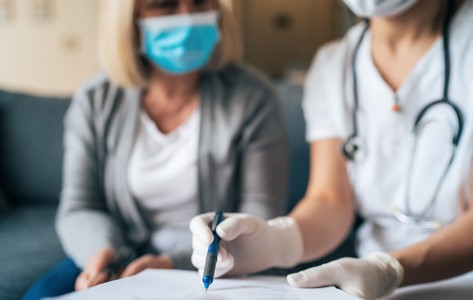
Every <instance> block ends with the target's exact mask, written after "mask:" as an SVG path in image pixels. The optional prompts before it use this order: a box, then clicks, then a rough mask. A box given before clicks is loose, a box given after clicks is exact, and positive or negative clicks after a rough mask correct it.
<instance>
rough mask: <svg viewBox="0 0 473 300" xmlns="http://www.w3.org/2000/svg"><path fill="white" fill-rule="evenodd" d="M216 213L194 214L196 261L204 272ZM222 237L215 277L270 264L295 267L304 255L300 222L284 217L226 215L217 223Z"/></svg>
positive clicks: (257, 269) (193, 244)
mask: <svg viewBox="0 0 473 300" xmlns="http://www.w3.org/2000/svg"><path fill="white" fill-rule="evenodd" d="M213 216H214V213H207V214H203V215H199V216H197V217H194V218H193V219H192V221H191V223H190V229H191V231H192V234H193V235H192V246H193V250H194V251H193V253H192V263H193V265H194V266H195V267H196V268H198V269H199V272H200V273H202V272H203V269H204V266H205V258H206V255H207V249H208V246H209V245H210V244H211V243H212V241H213V235H212V231H211V230H210V227H209V224H210V223H211V222H212V218H213ZM217 234H218V235H219V236H220V238H221V242H220V251H219V255H218V259H217V266H216V268H215V277H220V276H222V275H224V274H226V273H229V274H232V275H241V274H248V273H254V272H258V271H261V270H264V269H267V268H269V267H291V266H294V265H295V264H297V263H298V262H299V260H300V259H301V258H302V253H303V245H302V236H301V233H300V231H299V227H298V225H297V223H296V221H295V220H294V219H293V218H290V217H280V218H276V219H273V220H270V221H266V220H264V219H261V218H258V217H254V216H251V215H248V214H225V219H224V220H223V221H222V222H221V223H220V224H219V225H218V226H217Z"/></svg>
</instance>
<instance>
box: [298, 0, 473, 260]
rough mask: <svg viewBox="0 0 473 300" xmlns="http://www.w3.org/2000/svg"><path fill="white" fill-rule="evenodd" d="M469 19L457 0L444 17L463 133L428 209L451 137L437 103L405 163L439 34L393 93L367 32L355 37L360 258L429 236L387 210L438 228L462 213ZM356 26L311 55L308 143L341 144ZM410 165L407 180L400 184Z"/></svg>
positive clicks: (471, 101) (353, 171) (433, 71)
mask: <svg viewBox="0 0 473 300" xmlns="http://www.w3.org/2000/svg"><path fill="white" fill-rule="evenodd" d="M472 19H473V1H472V0H466V1H465V2H464V4H463V6H462V7H461V10H459V11H458V12H457V14H456V15H455V17H454V19H453V21H452V24H451V34H450V51H451V61H452V62H451V80H450V92H449V96H450V99H451V100H452V102H454V103H455V104H456V105H457V106H458V107H459V108H460V110H461V111H462V113H463V118H464V128H463V135H462V139H461V141H460V143H459V145H458V147H457V149H456V152H455V157H454V160H453V162H452V165H451V166H450V168H449V170H448V173H447V174H446V177H445V179H444V180H443V181H442V184H441V185H440V189H439V191H438V193H437V197H435V201H434V203H433V204H431V202H430V200H431V199H432V195H434V194H435V186H437V185H438V184H437V183H438V182H439V181H440V177H441V174H442V173H443V170H444V169H445V168H446V166H447V160H448V153H449V150H450V149H451V145H452V143H451V140H452V135H453V134H454V132H456V131H457V128H456V127H458V126H457V121H456V118H455V115H454V113H453V112H452V111H451V110H450V109H447V108H446V107H444V106H443V105H442V106H437V107H436V108H435V109H433V110H432V111H430V112H429V113H428V115H427V116H426V117H425V118H423V124H427V123H429V124H428V125H426V126H425V127H423V128H424V129H423V130H422V134H420V135H418V138H417V145H418V146H417V151H416V152H415V153H416V158H415V159H414V160H413V161H414V163H413V164H409V161H410V159H411V157H412V153H413V151H412V149H413V141H414V138H413V136H414V135H413V133H412V132H413V127H414V122H415V118H416V116H417V114H418V113H419V111H420V110H421V109H422V108H423V107H425V106H426V105H427V104H429V103H431V102H433V101H435V100H439V99H441V98H442V95H443V86H444V60H443V48H442V41H443V39H442V38H439V39H438V40H437V41H436V43H435V44H434V45H433V46H432V48H431V49H430V50H429V51H428V52H427V53H426V54H425V55H424V56H423V58H422V59H421V60H420V61H418V63H417V64H416V66H415V68H414V70H413V71H412V72H411V74H410V75H409V76H408V77H407V78H406V79H405V81H404V83H403V84H402V86H401V87H400V88H399V89H398V91H396V93H394V92H393V91H392V89H391V88H390V87H389V86H388V85H387V84H386V83H385V81H384V80H383V79H382V77H381V75H380V74H379V72H378V70H377V69H376V67H375V65H374V63H373V61H372V57H371V53H370V45H371V33H370V32H369V31H368V32H367V35H366V36H365V38H364V40H363V43H362V45H361V47H360V50H359V53H358V60H357V75H358V90H359V109H358V113H357V116H358V136H359V138H360V141H361V149H360V150H359V153H358V155H357V159H356V161H355V162H354V163H349V166H348V168H349V174H350V181H351V184H352V186H353V190H354V193H355V197H356V203H357V208H358V211H359V212H360V214H361V215H362V216H363V217H364V218H365V219H366V220H367V222H365V223H364V225H363V226H362V228H361V229H360V231H359V233H358V247H357V248H358V249H357V250H358V254H359V255H360V256H363V255H366V254H368V253H370V252H373V251H390V250H394V249H398V248H402V247H406V246H408V245H411V244H413V243H416V242H419V241H421V240H423V239H425V238H426V237H428V236H429V235H431V234H432V233H433V232H434V231H433V230H431V229H425V228H422V227H420V226H418V225H413V224H410V225H409V224H404V223H401V222H399V221H398V220H396V219H395V218H394V217H393V216H392V214H391V208H392V207H397V208H399V209H401V210H403V211H406V209H407V210H409V209H408V208H407V205H406V203H408V205H409V206H410V211H411V212H414V213H424V212H426V213H427V217H428V218H432V219H435V220H438V221H441V222H442V223H444V224H449V223H452V222H454V221H455V220H456V219H458V218H459V217H460V215H461V214H462V213H463V212H465V210H466V209H467V203H468V200H469V197H470V187H471V186H470V182H469V180H470V172H471V168H472V153H473V138H472V137H473V123H472V119H473V52H472V49H473V26H472V25H471V20H472ZM363 28H364V24H359V25H356V26H355V27H354V28H352V29H351V30H350V31H349V32H348V33H347V35H346V36H345V37H344V39H342V40H340V41H337V42H334V43H331V44H328V45H326V46H324V47H323V48H322V49H321V50H320V51H319V53H318V54H317V56H316V59H315V61H314V63H313V65H312V67H311V70H310V72H309V76H308V78H307V81H306V86H305V95H304V99H303V109H304V114H305V119H306V123H307V140H308V141H309V142H314V141H318V140H323V139H327V138H341V139H345V138H347V137H348V136H350V135H351V134H352V130H353V129H352V127H353V126H352V108H353V98H354V96H353V78H352V68H351V63H352V56H353V51H354V48H355V45H356V43H357V41H358V40H359V38H360V35H361V32H362V30H363ZM395 97H397V98H398V100H399V104H400V106H401V108H402V111H401V112H398V113H396V112H393V110H392V106H393V104H394V103H395ZM430 121H432V122H430ZM452 127H453V128H454V129H452ZM409 169H411V170H412V171H411V174H412V175H411V180H410V188H407V186H408V185H407V181H408V180H407V177H408V174H409V171H408V170H409ZM406 195H409V197H407V196H406ZM406 199H409V201H406ZM333 226H337V224H333Z"/></svg>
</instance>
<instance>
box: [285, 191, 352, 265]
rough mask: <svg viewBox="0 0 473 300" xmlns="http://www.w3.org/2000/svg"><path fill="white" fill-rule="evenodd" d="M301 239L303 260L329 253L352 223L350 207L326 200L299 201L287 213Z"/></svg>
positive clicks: (344, 235) (310, 199)
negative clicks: (295, 225) (298, 230)
mask: <svg viewBox="0 0 473 300" xmlns="http://www.w3.org/2000/svg"><path fill="white" fill-rule="evenodd" d="M290 216H291V217H293V218H294V219H295V220H296V221H297V224H298V225H299V229H300V231H301V234H302V236H303V241H304V255H303V258H302V260H303V261H310V260H312V259H316V258H320V257H322V256H324V255H326V254H328V253H330V252H331V251H333V250H334V249H335V248H336V247H337V246H338V245H339V244H340V243H341V242H343V240H344V239H345V237H346V236H347V235H348V233H349V231H350V229H351V227H352V225H353V222H354V207H352V206H350V205H346V204H342V203H334V202H330V201H317V200H316V199H312V198H305V199H303V200H302V201H301V202H300V203H299V205H298V206H297V207H296V208H295V209H294V210H293V211H292V213H291V214H290Z"/></svg>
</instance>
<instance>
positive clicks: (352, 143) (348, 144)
mask: <svg viewBox="0 0 473 300" xmlns="http://www.w3.org/2000/svg"><path fill="white" fill-rule="evenodd" d="M357 140H358V138H357V137H356V136H351V137H349V138H347V139H346V140H345V141H344V142H343V144H342V154H343V157H345V159H346V160H348V161H354V160H355V155H356V153H357V152H358V150H359V149H360V145H359V143H358V141H357Z"/></svg>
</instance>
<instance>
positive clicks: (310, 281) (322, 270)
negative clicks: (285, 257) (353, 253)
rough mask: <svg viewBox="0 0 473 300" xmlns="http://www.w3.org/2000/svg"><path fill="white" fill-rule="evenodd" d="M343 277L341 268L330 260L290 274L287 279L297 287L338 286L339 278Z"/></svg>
mask: <svg viewBox="0 0 473 300" xmlns="http://www.w3.org/2000/svg"><path fill="white" fill-rule="evenodd" d="M344 277H345V276H344V272H343V268H341V267H340V266H339V264H338V263H337V262H332V263H328V264H325V265H321V266H319V267H314V268H310V269H307V270H304V271H301V272H298V273H293V274H290V275H288V276H287V281H288V283H289V284H290V285H291V286H293V287H298V288H308V287H324V286H332V285H333V286H339V285H340V280H341V278H344Z"/></svg>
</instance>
